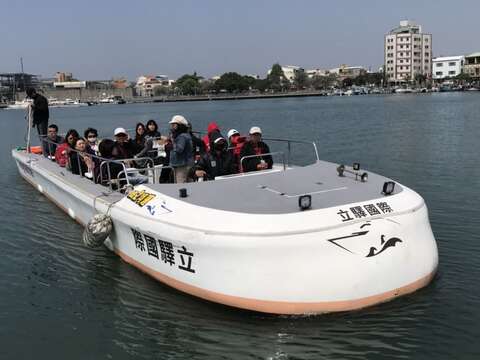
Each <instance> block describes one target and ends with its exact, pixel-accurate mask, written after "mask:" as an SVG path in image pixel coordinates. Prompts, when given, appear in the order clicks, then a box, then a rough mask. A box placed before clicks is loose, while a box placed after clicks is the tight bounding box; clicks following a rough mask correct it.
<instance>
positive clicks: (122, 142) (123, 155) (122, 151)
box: [113, 127, 138, 167]
mask: <svg viewBox="0 0 480 360" xmlns="http://www.w3.org/2000/svg"><path fill="white" fill-rule="evenodd" d="M113 134H114V135H115V143H116V145H117V150H118V158H119V159H132V158H133V157H134V156H135V154H137V153H138V151H137V145H136V144H135V142H134V141H133V140H132V139H130V138H129V136H128V133H127V131H126V130H125V129H124V128H121V127H119V128H116V129H115V131H114V133H113ZM129 165H131V167H133V164H129Z"/></svg>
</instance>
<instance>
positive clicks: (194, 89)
mask: <svg viewBox="0 0 480 360" xmlns="http://www.w3.org/2000/svg"><path fill="white" fill-rule="evenodd" d="M201 79H202V77H201V76H197V73H196V72H194V73H193V74H192V75H190V74H185V75H182V76H181V77H180V78H178V79H177V81H175V86H176V88H178V89H179V90H180V92H181V93H182V94H183V95H197V94H198V93H200V91H199V90H200V86H199V83H200V80H201Z"/></svg>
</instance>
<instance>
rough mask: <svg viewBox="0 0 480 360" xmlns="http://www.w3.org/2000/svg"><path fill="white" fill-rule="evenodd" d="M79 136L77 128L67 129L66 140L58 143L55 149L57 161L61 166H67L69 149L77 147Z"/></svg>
mask: <svg viewBox="0 0 480 360" xmlns="http://www.w3.org/2000/svg"><path fill="white" fill-rule="evenodd" d="M79 137H80V136H79V135H78V132H77V130H75V129H70V130H68V131H67V134H66V135H65V142H64V143H62V144H60V145H58V146H57V149H56V150H55V161H56V162H57V164H58V165H59V166H61V167H66V166H67V165H68V155H69V152H70V151H69V150H70V149H74V148H75V143H76V142H77V139H78V138H79Z"/></svg>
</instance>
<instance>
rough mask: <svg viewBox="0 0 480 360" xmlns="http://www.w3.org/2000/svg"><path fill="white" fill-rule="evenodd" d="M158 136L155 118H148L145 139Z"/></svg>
mask: <svg viewBox="0 0 480 360" xmlns="http://www.w3.org/2000/svg"><path fill="white" fill-rule="evenodd" d="M160 136H161V134H160V131H158V125H157V123H156V122H155V120H148V121H147V128H146V131H145V140H148V138H159V137H160Z"/></svg>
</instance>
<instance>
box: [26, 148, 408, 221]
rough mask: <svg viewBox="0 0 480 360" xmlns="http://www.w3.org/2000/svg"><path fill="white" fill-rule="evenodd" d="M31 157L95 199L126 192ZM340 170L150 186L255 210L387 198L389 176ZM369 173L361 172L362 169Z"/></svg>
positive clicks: (322, 167)
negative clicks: (303, 200)
mask: <svg viewBox="0 0 480 360" xmlns="http://www.w3.org/2000/svg"><path fill="white" fill-rule="evenodd" d="M20 154H21V155H22V156H23V157H24V158H25V161H26V160H27V159H28V155H27V154H26V153H23V154H22V153H21V152H20ZM30 156H31V159H32V166H34V167H37V166H38V167H41V168H42V169H44V170H46V171H48V172H49V173H50V174H52V175H54V176H57V177H59V178H61V179H62V180H64V181H65V182H67V183H68V184H69V185H70V186H71V187H73V188H75V189H77V190H80V191H82V192H84V193H87V194H88V195H90V196H92V197H101V198H102V199H104V200H106V201H108V202H114V201H118V200H119V199H121V198H122V197H123V196H124V195H122V194H120V193H119V192H111V191H110V189H109V188H107V187H104V186H101V185H98V184H94V183H93V182H92V181H90V180H88V179H86V178H82V177H80V176H78V175H74V174H72V173H71V172H69V171H67V170H66V169H65V168H62V167H60V166H58V165H57V164H56V163H55V162H52V161H51V160H49V159H47V158H45V157H43V156H41V155H33V154H31V155H30ZM336 168H337V164H333V163H329V162H325V161H318V162H317V163H315V164H313V165H309V166H305V167H294V168H290V169H287V170H286V171H265V172H253V173H248V174H243V175H237V176H231V177H226V178H222V179H218V180H215V181H205V182H200V183H186V184H147V185H145V186H146V187H148V188H150V189H152V190H154V191H156V192H158V193H162V194H164V195H166V196H170V197H172V198H175V199H177V200H181V201H184V202H186V203H189V204H192V205H196V206H201V207H206V208H212V209H217V210H224V211H231V212H240V213H250V214H287V213H293V212H298V211H299V206H298V198H299V196H301V195H306V194H308V195H311V197H312V209H323V208H329V207H335V206H341V205H344V204H351V203H357V202H364V201H369V200H372V199H378V198H381V197H383V196H384V195H382V193H381V191H382V187H383V184H384V182H385V181H388V180H390V179H388V178H386V177H384V176H380V175H377V174H374V173H370V172H368V180H367V181H366V182H361V181H360V180H359V179H358V180H355V175H353V174H350V173H346V174H345V176H344V177H339V176H338V174H337V170H336ZM364 171H365V170H360V171H359V173H363V172H364ZM181 188H185V189H187V194H188V196H187V197H185V198H180V196H179V190H180V189H181ZM401 191H403V189H402V187H401V186H400V185H399V184H396V187H395V192H394V194H397V193H400V192H401Z"/></svg>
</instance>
